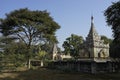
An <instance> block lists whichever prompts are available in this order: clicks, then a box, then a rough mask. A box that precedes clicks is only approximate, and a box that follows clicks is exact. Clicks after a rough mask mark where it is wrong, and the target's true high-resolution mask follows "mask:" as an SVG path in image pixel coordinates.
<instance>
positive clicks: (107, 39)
mask: <svg viewBox="0 0 120 80" xmlns="http://www.w3.org/2000/svg"><path fill="white" fill-rule="evenodd" d="M101 39H102V40H104V44H111V43H112V39H109V38H107V37H106V36H104V35H102V36H101Z"/></svg>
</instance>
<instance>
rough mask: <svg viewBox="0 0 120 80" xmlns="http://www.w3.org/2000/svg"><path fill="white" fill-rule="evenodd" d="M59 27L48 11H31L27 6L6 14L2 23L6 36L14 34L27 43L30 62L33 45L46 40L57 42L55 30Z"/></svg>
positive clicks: (2, 29) (3, 32)
mask: <svg viewBox="0 0 120 80" xmlns="http://www.w3.org/2000/svg"><path fill="white" fill-rule="evenodd" d="M59 28H60V26H59V25H58V24H57V23H56V22H55V21H54V20H53V18H52V17H50V14H49V13H48V12H47V11H31V10H29V9H27V8H25V9H19V10H14V11H13V12H11V13H9V14H6V18H5V19H2V20H1V24H0V29H1V33H2V34H3V35H4V36H14V37H16V39H18V40H19V41H22V42H24V43H25V45H26V47H27V51H28V52H27V53H28V54H26V55H27V58H28V63H29V58H30V49H31V46H32V45H35V44H38V43H40V42H42V43H43V42H46V41H54V42H57V39H56V37H55V32H56V30H57V29H59Z"/></svg>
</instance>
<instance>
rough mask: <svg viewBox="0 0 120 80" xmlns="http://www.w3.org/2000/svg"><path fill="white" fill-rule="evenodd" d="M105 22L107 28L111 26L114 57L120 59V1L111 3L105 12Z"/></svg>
mask: <svg viewBox="0 0 120 80" xmlns="http://www.w3.org/2000/svg"><path fill="white" fill-rule="evenodd" d="M104 15H105V17H106V22H107V24H108V26H111V29H112V32H113V37H114V40H113V43H112V44H114V45H112V47H114V48H113V49H114V50H113V51H115V52H114V55H115V56H114V57H116V58H120V53H119V52H120V1H118V2H114V3H112V5H111V6H109V7H108V8H107V9H106V10H105V12H104Z"/></svg>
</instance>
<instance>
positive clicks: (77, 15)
mask: <svg viewBox="0 0 120 80" xmlns="http://www.w3.org/2000/svg"><path fill="white" fill-rule="evenodd" d="M116 1H119V0H0V18H5V14H6V13H10V12H11V11H14V10H16V9H20V8H28V9H30V10H47V11H48V12H49V13H50V16H51V17H52V18H53V19H54V21H56V22H57V23H58V24H59V25H60V26H61V28H60V29H59V30H57V32H56V36H57V39H58V41H59V44H58V46H59V47H62V44H63V42H64V41H65V39H66V38H67V37H70V35H71V34H76V35H79V36H83V37H84V38H85V37H87V35H88V32H89V29H90V25H91V15H93V17H94V25H95V28H96V31H97V32H98V34H99V35H105V36H107V37H108V38H112V30H111V28H110V27H108V26H107V23H106V21H105V16H104V11H105V9H107V7H109V6H110V5H111V4H112V2H116Z"/></svg>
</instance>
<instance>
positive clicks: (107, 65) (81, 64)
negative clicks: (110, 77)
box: [49, 61, 116, 73]
mask: <svg viewBox="0 0 120 80" xmlns="http://www.w3.org/2000/svg"><path fill="white" fill-rule="evenodd" d="M115 66H116V65H115V63H113V62H94V61H53V62H51V63H50V64H49V67H50V68H56V69H60V70H69V71H78V72H87V73H105V72H115V71H116V68H115Z"/></svg>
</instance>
